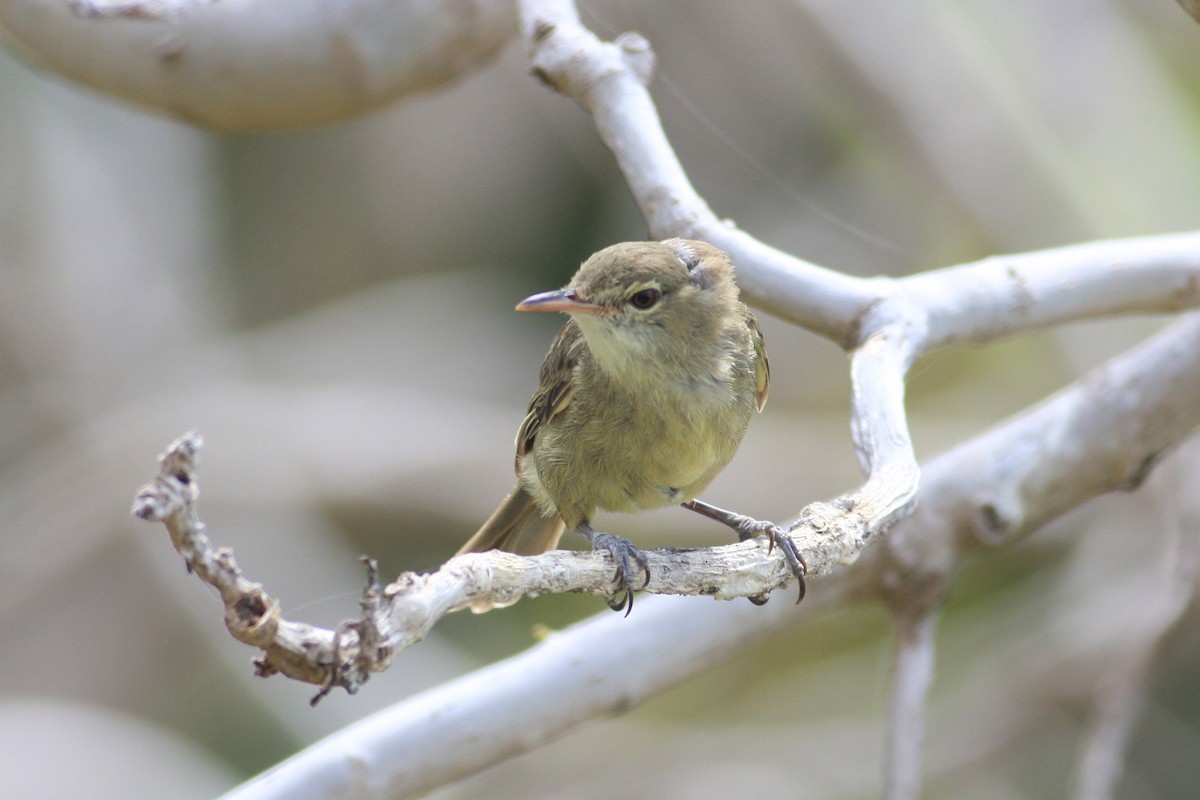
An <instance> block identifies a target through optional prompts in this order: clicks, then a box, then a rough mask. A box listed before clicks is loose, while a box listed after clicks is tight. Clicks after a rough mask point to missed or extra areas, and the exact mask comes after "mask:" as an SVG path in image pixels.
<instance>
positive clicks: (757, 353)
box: [457, 239, 807, 615]
mask: <svg viewBox="0 0 1200 800" xmlns="http://www.w3.org/2000/svg"><path fill="white" fill-rule="evenodd" d="M516 310H517V311H531V312H532V311H537V312H562V313H565V314H567V315H568V317H569V319H568V320H567V322H566V323H565V324H564V325H563V326H562V328H561V329H560V330H559V332H558V334H557V336H555V338H554V340H553V342H552V343H551V345H550V349H549V352H548V353H547V354H546V358H545V361H544V362H543V364H542V368H541V372H540V374H539V378H538V385H537V390H536V391H535V392H534V393H533V397H532V399H531V400H530V402H529V408H528V412H527V414H526V416H525V418H524V420H523V421H522V422H521V426H520V428H519V430H518V431H517V438H516V448H517V452H516V459H515V469H516V473H517V486H516V488H514V489H513V490H512V492H510V493H509V494H508V496H507V497H506V498H505V499H504V500H503V501H502V502H501V503H500V505H499V506H498V507H497V508H496V510H495V512H493V513H492V515H491V516H490V517H489V518H488V519H487V520H486V521H485V522H484V523H483V525H482V526H481V527H480V528H479V530H478V531H477V532H476V533H475V534H474V535H473V536H472V537H471V538H470V539H469V540H468V541H467V542H466V543H465V544H464V545H463V546H462V547H461V548H460V549H459V551H458V553H457V554H459V555H460V554H463V553H470V552H484V551H487V550H492V549H499V550H506V551H510V552H514V553H519V554H524V555H534V554H538V553H543V552H546V551H548V550H552V549H554V548H555V547H556V546H557V544H558V542H559V539H560V537H561V536H562V534H563V532H564V530H567V529H569V530H571V531H573V532H574V533H575V534H577V535H579V536H582V537H583V538H584V539H586V540H587V541H588V542H590V543H591V545H592V547H593V548H594V549H596V550H603V551H607V552H608V553H610V554H611V556H612V558H613V560H614V561H615V563H616V565H617V570H616V573H615V574H614V577H613V580H614V582H615V583H616V584H617V587H616V589H615V590H614V593H613V595H612V596H611V597H610V598H609V600H608V604H609V606H610V607H611V608H612V609H613V610H615V611H620V610H622V609H624V610H625V613H626V615H628V614H629V612H630V611H631V610H632V608H633V593H634V591H635V586H634V582H635V578H636V577H638V576H639V574H644V578H645V582H644V583H643V586H644V585H645V584H647V583H649V580H650V569H649V565H648V563H647V561H648V560H647V557H646V555H645V553H644V552H643V551H642V550H640V549H638V548H637V547H636V546H634V545H633V544H632V543H631V542H630V541H629V540H627V539H624V538H621V537H618V536H614V535H612V534H608V533H605V532H603V531H597V530H596V529H594V528H593V527H592V518H593V516H594V515H595V513H596V510H597V509H600V510H604V511H610V512H636V511H643V510H649V509H653V508H660V507H663V506H667V505H682V506H683V507H685V508H688V509H690V510H692V511H695V512H697V513H700V514H703V515H704V516H706V517H709V518H711V519H714V520H717V521H719V522H722V523H724V524H726V525H728V526H729V527H731V528H733V530H734V531H736V532H737V535H738V538H739V540H742V541H744V540H746V539H749V538H752V537H754V536H759V535H764V534H765V535H766V536H767V537H768V543H769V546H770V547H775V546H779V547H780V548H781V550H782V551H783V553H784V555H785V557H786V559H787V561H788V564H789V567H790V569H791V571H792V573H793V574H794V575H795V577H796V578H797V579H798V582H799V587H800V597H801V598H803V596H804V575H805V572H806V571H807V568H806V565H805V563H804V559H803V558H802V556H801V555H800V553H799V551H798V550H797V548H796V546H795V544H794V542H793V541H792V539H791V537H789V536H788V535H787V534H786V531H784V530H783V529H782V528H780V527H779V526H777V525H775V524H774V523H771V522H766V521H761V520H756V519H754V518H751V517H747V516H744V515H741V514H737V513H734V512H731V511H726V510H724V509H721V508H718V507H716V506H712V505H709V504H707V503H704V502H702V501H700V500H698V499H696V495H697V494H699V493H700V492H701V491H703V490H704V489H705V487H707V486H708V485H709V483H710V482H711V481H712V480H713V479H714V478H715V477H716V476H717V474H718V473H720V472H721V470H722V469H724V468H725V466H726V465H727V464H728V463H729V461H730V459H732V458H733V455H734V453H735V452H736V451H737V448H738V445H739V444H740V443H741V441H742V437H743V436H744V434H745V433H746V428H747V426H748V425H749V423H750V419H751V417H752V416H753V414H754V413H755V412H756V411H762V408H763V405H764V404H765V403H766V400H767V393H768V390H769V388H770V380H771V370H770V365H769V363H768V361H767V351H766V346H765V344H764V341H763V335H762V331H761V329H760V328H759V325H758V321H757V320H756V319H755V317H754V315H753V314H752V313H751V312H750V311H749V309H747V308H746V306H745V305H744V304H743V303H742V302H741V299H740V296H739V291H738V288H737V285H736V283H735V282H734V267H733V264H732V262H731V261H730V258H729V256H728V255H727V254H726V253H725V252H724V251H722V250H720V249H719V248H717V247H715V246H713V245H711V244H708V243H706V242H702V241H694V240H688V239H667V240H664V241H661V242H655V241H646V242H622V243H620V244H614V245H612V246H610V247H607V248H605V249H603V250H600V251H599V252H597V253H595V254H594V255H592V256H591V257H590V258H588V259H587V260H586V261H585V262H584V263H583V265H582V266H581V267H580V268H579V270H578V271H577V272H576V273H575V275H574V277H572V278H571V280H570V282H569V283H568V284H567V286H566V287H565V288H563V289H559V290H555V291H549V292H542V293H540V294H535V295H532V296H530V297H527V298H525V299H524V300H522V301H521V302H520V303H519V304H518V305H517V307H516ZM759 602H765V600H760V601H759ZM797 602H799V600H797Z"/></svg>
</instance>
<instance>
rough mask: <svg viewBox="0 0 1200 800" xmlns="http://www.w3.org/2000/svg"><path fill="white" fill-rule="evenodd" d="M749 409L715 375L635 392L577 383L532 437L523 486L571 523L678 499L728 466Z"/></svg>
mask: <svg viewBox="0 0 1200 800" xmlns="http://www.w3.org/2000/svg"><path fill="white" fill-rule="evenodd" d="M739 389H740V390H739ZM752 409H753V392H752V391H748V390H746V389H745V387H739V386H737V385H736V384H735V383H734V382H732V381H731V380H730V379H729V378H728V376H723V375H717V374H713V375H711V376H705V377H702V378H696V377H692V378H688V379H685V380H680V381H670V380H662V381H659V382H658V384H657V385H654V384H652V385H642V386H638V387H635V388H634V389H633V390H632V391H631V390H629V389H628V387H623V386H620V385H611V384H610V383H608V382H605V381H602V380H592V381H583V382H581V385H579V386H577V387H576V389H575V391H574V392H573V394H572V399H571V403H570V406H569V407H568V408H567V409H565V410H564V412H563V413H561V414H559V415H556V416H555V417H554V418H553V419H552V420H551V421H550V423H549V424H548V425H546V426H544V428H543V429H542V430H541V431H540V432H539V434H538V438H537V441H536V442H535V444H534V449H533V453H532V456H533V458H532V459H528V458H527V462H531V463H528V464H527V465H526V467H525V468H524V480H525V483H526V484H527V486H529V488H531V490H532V492H533V494H534V496H535V498H538V499H539V503H540V504H542V505H543V506H545V504H546V503H550V504H552V505H553V506H554V508H555V509H557V510H558V511H559V513H560V514H562V515H563V517H564V519H566V520H567V523H568V525H571V524H574V522H573V520H572V517H573V516H577V517H579V518H581V519H586V518H589V517H590V515H591V513H592V511H593V510H594V509H595V508H601V509H604V510H606V511H623V512H629V511H640V510H644V509H649V508H658V507H660V506H664V505H671V504H677V503H681V502H685V501H687V500H690V499H692V498H693V497H695V495H696V494H697V493H699V492H700V491H702V490H703V489H704V487H706V486H707V485H708V484H709V483H710V482H711V481H712V479H713V478H714V477H716V475H717V474H718V473H719V472H720V471H721V469H723V468H724V467H725V465H726V464H727V463H729V460H730V459H731V458H732V457H733V454H734V453H735V452H736V450H737V447H738V444H739V443H740V442H741V439H742V436H743V435H744V434H745V431H746V427H747V425H748V423H749V420H750V416H751V413H752Z"/></svg>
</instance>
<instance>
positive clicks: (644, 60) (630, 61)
mask: <svg viewBox="0 0 1200 800" xmlns="http://www.w3.org/2000/svg"><path fill="white" fill-rule="evenodd" d="M615 44H616V45H617V47H618V48H619V49H620V51H621V60H622V61H624V62H625V65H626V66H627V67H629V69H630V71H632V72H633V74H634V75H636V76H637V79H638V80H639V81H641V82H642V85H643V86H648V85H649V84H650V79H651V78H653V77H654V67H655V66H656V62H657V59H656V58H655V56H654V49H653V48H652V47H651V46H650V42H649V40H647V39H646V37H645V36H642V35H641V34H640V33H637V32H636V31H627V32H625V33H622V34H621V35H620V36H618V37H617V39H616V42H615Z"/></svg>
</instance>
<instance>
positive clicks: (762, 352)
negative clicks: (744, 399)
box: [746, 311, 771, 411]
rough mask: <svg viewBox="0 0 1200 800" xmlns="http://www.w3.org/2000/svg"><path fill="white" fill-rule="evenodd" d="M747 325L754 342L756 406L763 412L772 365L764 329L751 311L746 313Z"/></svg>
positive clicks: (769, 384) (769, 388)
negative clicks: (769, 359)
mask: <svg viewBox="0 0 1200 800" xmlns="http://www.w3.org/2000/svg"><path fill="white" fill-rule="evenodd" d="M746 325H747V326H749V328H750V338H751V340H753V342H754V384H755V389H756V392H755V394H754V405H755V406H756V407H757V408H758V410H759V411H762V410H763V406H765V405H766V404H767V392H769V391H770V390H771V364H770V362H769V361H767V343H766V341H765V340H764V339H763V333H762V328H760V327H758V320H757V319H756V318H755V316H754V315H753V314H751V313H750V312H749V311H747V312H746Z"/></svg>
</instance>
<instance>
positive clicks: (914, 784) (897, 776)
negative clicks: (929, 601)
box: [883, 606, 938, 800]
mask: <svg viewBox="0 0 1200 800" xmlns="http://www.w3.org/2000/svg"><path fill="white" fill-rule="evenodd" d="M937 619H938V614H937V609H936V607H932V606H922V607H919V608H913V607H912V606H904V607H901V608H899V609H896V611H895V621H896V659H895V674H894V675H893V676H892V700H891V704H890V706H889V708H888V730H887V738H886V747H887V749H886V756H885V764H884V780H883V787H884V793H883V796H884V798H885V800H916V798H918V797H920V796H921V741H922V739H923V738H924V736H925V698H926V695H928V693H929V687H930V685H931V684H932V683H933V661H934V650H935V648H934V643H935V640H936V639H935V636H934V634H935V631H936V628H937Z"/></svg>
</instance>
